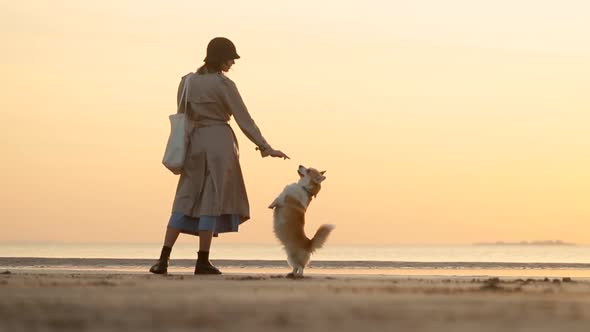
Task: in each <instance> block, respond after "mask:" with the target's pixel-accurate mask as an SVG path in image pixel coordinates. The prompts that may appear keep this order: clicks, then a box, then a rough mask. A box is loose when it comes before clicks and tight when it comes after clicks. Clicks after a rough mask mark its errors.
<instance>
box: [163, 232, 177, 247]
mask: <svg viewBox="0 0 590 332" xmlns="http://www.w3.org/2000/svg"><path fill="white" fill-rule="evenodd" d="M178 234H180V229H178V228H173V227H168V228H166V235H165V236H164V247H169V248H172V247H173V246H174V243H176V239H178Z"/></svg>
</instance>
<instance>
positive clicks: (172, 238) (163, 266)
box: [150, 227, 180, 274]
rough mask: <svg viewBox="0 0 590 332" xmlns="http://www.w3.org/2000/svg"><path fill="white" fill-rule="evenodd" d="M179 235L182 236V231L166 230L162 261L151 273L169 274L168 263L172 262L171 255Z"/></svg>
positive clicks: (151, 269) (176, 229) (155, 265)
mask: <svg viewBox="0 0 590 332" xmlns="http://www.w3.org/2000/svg"><path fill="white" fill-rule="evenodd" d="M178 234H180V230H179V229H178V228H173V227H167V228H166V235H164V246H163V247H162V252H161V253H160V259H158V261H157V262H156V264H154V265H153V266H152V267H151V268H150V272H151V273H155V274H165V273H168V261H169V260H170V253H171V252H172V247H173V246H174V243H176V239H178Z"/></svg>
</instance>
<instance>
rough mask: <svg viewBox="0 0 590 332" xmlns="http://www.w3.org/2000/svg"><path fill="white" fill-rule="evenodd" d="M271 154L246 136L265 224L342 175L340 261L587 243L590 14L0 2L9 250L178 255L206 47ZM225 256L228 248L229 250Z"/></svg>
mask: <svg viewBox="0 0 590 332" xmlns="http://www.w3.org/2000/svg"><path fill="white" fill-rule="evenodd" d="M216 36H225V37H228V38H230V39H231V40H233V41H234V43H235V44H236V46H237V50H238V53H239V54H240V55H241V57H242V58H241V59H239V60H237V61H236V62H237V63H236V65H235V66H234V67H233V69H232V70H231V71H230V72H229V73H228V76H229V77H230V78H231V79H232V80H234V81H235V82H236V84H237V85H238V88H239V89H240V91H241V93H242V96H243V97H244V100H245V101H246V104H247V105H248V107H249V110H250V112H251V115H252V117H253V118H254V119H255V121H256V122H257V123H258V125H259V127H260V129H261V131H262V133H263V135H264V136H265V137H266V138H267V140H268V141H269V142H270V144H271V145H272V146H273V147H275V148H278V149H281V150H283V151H284V152H285V153H287V154H289V155H290V156H291V158H292V159H291V160H289V161H283V160H279V159H270V158H265V159H262V158H260V155H259V153H258V152H257V151H255V150H254V147H255V146H254V144H253V143H251V142H249V141H248V140H247V138H246V137H245V136H244V135H243V134H242V133H241V132H240V131H239V128H238V127H237V126H236V125H235V123H233V122H232V126H233V128H234V130H235V131H236V134H237V136H238V139H239V141H240V148H241V156H240V158H241V165H242V170H243V172H244V176H245V180H246V185H247V189H248V193H249V198H250V206H251V215H252V219H251V220H250V221H248V222H247V223H246V224H244V225H243V226H242V228H241V230H240V232H239V233H234V234H228V235H222V236H221V237H220V238H219V240H218V241H223V243H276V240H275V239H274V237H273V234H272V226H271V211H270V210H269V209H267V208H266V207H267V206H268V204H269V203H270V202H271V201H272V200H273V199H274V198H275V196H276V195H277V194H278V193H279V192H280V191H281V190H282V188H283V187H284V186H285V185H286V184H288V183H290V182H293V181H295V180H296V179H297V178H298V177H297V173H296V170H297V166H298V165H299V164H303V165H305V166H313V167H316V168H319V169H321V170H327V173H326V176H327V180H326V182H325V183H324V186H323V189H322V191H321V192H320V194H319V195H318V197H317V199H316V200H314V201H313V202H312V205H311V206H310V208H309V210H308V214H307V218H308V219H307V223H308V224H307V231H308V233H311V232H313V231H315V228H317V227H318V226H319V225H320V224H321V223H333V224H335V225H336V230H335V231H334V233H333V237H332V238H331V240H330V241H333V242H334V243H340V244H391V245H395V244H469V243H473V242H482V241H520V240H528V241H532V240H557V239H560V240H563V241H567V242H574V243H579V244H590V2H588V1H582V0H579V1H573V0H563V1H542V0H541V1H539V0H536V1H534V0H518V1H515V0H510V1H508V0H497V1H474V0H461V1H459V0H446V1H439V0H413V1H376V0H365V1H311V0H299V1H262V0H249V1H231V0H230V1H150V0H142V1H127V0H103V1H79V0H75V1H74V0H71V1H59V0H58V1H26V0H25V1H0V40H1V43H0V48H1V49H0V110H1V112H2V121H1V123H0V153H1V158H2V163H1V164H0V228H1V229H2V231H0V241H2V242H41V241H44V242H45V241H51V242H92V243H101V242H105V243H107V242H132V243H139V242H142V243H143V242H146V243H147V242H153V243H159V242H160V241H161V240H162V237H163V235H164V230H165V227H166V223H167V221H168V218H169V215H170V208H171V205H172V200H173V197H174V191H175V188H176V183H177V177H176V176H174V175H173V174H172V173H170V172H169V171H168V170H166V169H165V168H164V167H163V166H162V164H161V158H162V155H163V151H164V146H165V143H166V139H167V136H168V133H169V122H168V115H169V114H171V113H173V112H175V111H176V108H175V101H176V100H175V97H176V89H177V87H178V83H179V80H180V77H181V76H183V75H184V74H186V73H188V72H190V71H194V70H195V69H196V68H197V67H198V66H200V65H201V64H202V60H203V58H204V57H205V49H206V45H207V42H208V41H209V40H210V39H211V38H213V37H216ZM216 241H217V240H216Z"/></svg>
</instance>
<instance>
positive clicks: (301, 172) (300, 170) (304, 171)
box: [297, 165, 307, 178]
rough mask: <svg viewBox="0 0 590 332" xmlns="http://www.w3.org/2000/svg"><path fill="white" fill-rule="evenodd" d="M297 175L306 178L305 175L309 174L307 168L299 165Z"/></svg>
mask: <svg viewBox="0 0 590 332" xmlns="http://www.w3.org/2000/svg"><path fill="white" fill-rule="evenodd" d="M297 174H299V177H301V178H302V177H304V176H305V174H307V168H305V166H301V165H299V168H297Z"/></svg>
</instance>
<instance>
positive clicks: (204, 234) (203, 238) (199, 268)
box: [195, 231, 221, 274]
mask: <svg viewBox="0 0 590 332" xmlns="http://www.w3.org/2000/svg"><path fill="white" fill-rule="evenodd" d="M212 240H213V231H199V253H198V254H199V255H198V258H197V264H196V265H195V274H221V271H219V270H218V269H217V268H216V267H215V266H213V265H212V264H211V262H209V250H210V249H211V241H212Z"/></svg>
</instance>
